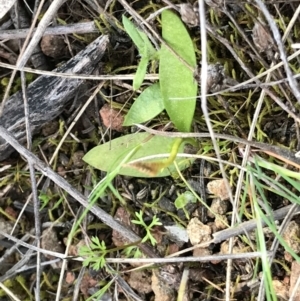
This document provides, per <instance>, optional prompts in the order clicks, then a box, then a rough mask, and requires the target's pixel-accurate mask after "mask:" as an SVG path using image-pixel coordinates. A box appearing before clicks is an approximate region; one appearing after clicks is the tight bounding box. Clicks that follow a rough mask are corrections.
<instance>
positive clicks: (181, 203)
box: [174, 191, 198, 220]
mask: <svg viewBox="0 0 300 301" xmlns="http://www.w3.org/2000/svg"><path fill="white" fill-rule="evenodd" d="M197 202H198V200H197V198H196V197H195V195H194V194H193V193H192V192H190V191H185V192H184V193H182V194H180V195H178V196H177V198H176V200H175V202H174V205H175V207H176V209H177V210H178V209H182V210H183V212H184V214H185V216H186V218H187V219H188V220H189V219H190V216H189V213H188V212H187V211H186V209H185V207H186V205H188V204H190V203H197Z"/></svg>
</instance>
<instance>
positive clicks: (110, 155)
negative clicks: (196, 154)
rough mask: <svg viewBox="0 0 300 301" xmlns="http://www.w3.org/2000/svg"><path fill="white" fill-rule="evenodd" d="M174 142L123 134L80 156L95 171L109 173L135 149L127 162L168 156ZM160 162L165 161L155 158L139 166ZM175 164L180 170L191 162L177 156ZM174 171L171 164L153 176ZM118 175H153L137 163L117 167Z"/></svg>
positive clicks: (148, 136) (166, 138) (167, 138)
mask: <svg viewBox="0 0 300 301" xmlns="http://www.w3.org/2000/svg"><path fill="white" fill-rule="evenodd" d="M175 139H177V138H175ZM174 141H175V140H174V138H171V137H163V136H152V135H150V134H148V133H136V134H131V135H126V136H122V137H120V138H117V139H114V140H112V141H110V142H107V143H105V144H102V145H100V146H96V147H94V148H93V149H92V150H90V151H89V152H88V153H87V154H86V155H85V156H84V157H83V160H84V161H85V162H86V163H88V164H90V165H91V166H93V167H95V168H97V169H100V170H103V171H111V170H113V169H115V168H117V167H118V166H119V164H121V162H122V160H123V159H124V157H125V156H126V155H127V154H128V153H129V152H130V151H131V150H132V149H134V148H135V147H137V146H139V147H138V149H137V150H136V152H135V153H134V154H133V155H132V157H131V159H130V160H131V161H132V160H136V159H140V158H144V157H146V156H151V155H159V154H170V152H171V150H172V147H173V144H174ZM184 144H185V143H181V145H180V146H179V149H178V153H183V152H184ZM159 160H160V161H159ZM164 160H165V159H158V158H156V159H153V160H148V161H142V162H140V163H143V162H158V161H159V162H164ZM175 161H176V163H177V164H178V166H179V168H180V170H183V169H185V168H187V167H189V166H190V165H191V159H187V158H182V157H178V158H177V159H176V160H175ZM174 172H176V168H175V166H174V164H171V165H170V166H169V167H168V168H164V169H163V170H162V171H160V172H159V173H158V174H157V175H155V177H165V176H169V175H170V174H172V173H174ZM119 174H121V175H126V176H132V177H153V175H151V174H149V171H148V170H147V169H146V168H144V169H143V167H141V168H139V167H138V163H137V164H136V165H135V166H133V165H130V166H129V164H126V165H123V166H122V167H121V168H120V172H119Z"/></svg>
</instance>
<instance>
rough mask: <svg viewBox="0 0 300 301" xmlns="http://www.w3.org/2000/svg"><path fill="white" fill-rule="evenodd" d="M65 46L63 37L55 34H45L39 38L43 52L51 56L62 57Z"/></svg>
mask: <svg viewBox="0 0 300 301" xmlns="http://www.w3.org/2000/svg"><path fill="white" fill-rule="evenodd" d="M65 46H66V44H65V42H64V39H63V38H61V37H60V36H57V35H47V36H44V37H43V38H42V40H41V49H42V51H43V53H44V54H45V55H47V56H50V57H53V58H59V57H62V56H63V55H64V52H65Z"/></svg>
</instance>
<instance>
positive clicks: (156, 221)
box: [132, 211, 162, 246]
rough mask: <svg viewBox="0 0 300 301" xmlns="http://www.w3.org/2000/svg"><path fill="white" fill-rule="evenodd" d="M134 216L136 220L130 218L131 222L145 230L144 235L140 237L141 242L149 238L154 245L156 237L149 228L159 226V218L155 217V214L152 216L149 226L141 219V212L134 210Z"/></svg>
mask: <svg viewBox="0 0 300 301" xmlns="http://www.w3.org/2000/svg"><path fill="white" fill-rule="evenodd" d="M135 215H136V217H137V218H138V219H137V220H132V222H133V223H134V224H136V225H141V226H142V227H143V228H144V229H145V230H146V235H145V236H144V238H143V239H142V242H146V241H148V240H150V242H151V244H152V246H155V245H156V244H157V241H156V239H155V238H154V237H153V236H152V234H151V230H152V228H153V227H154V226H161V225H162V223H161V222H160V221H159V219H158V218H157V217H156V215H154V216H153V218H152V221H151V223H150V225H149V226H147V224H146V223H145V222H144V219H143V212H142V211H140V212H136V213H135Z"/></svg>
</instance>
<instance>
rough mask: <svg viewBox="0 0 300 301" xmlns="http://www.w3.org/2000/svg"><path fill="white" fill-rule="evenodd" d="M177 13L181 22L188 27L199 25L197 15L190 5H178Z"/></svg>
mask: <svg viewBox="0 0 300 301" xmlns="http://www.w3.org/2000/svg"><path fill="white" fill-rule="evenodd" d="M179 13H180V15H181V20H182V21H183V22H184V23H185V24H187V25H188V26H190V27H195V26H198V25H199V13H198V11H197V9H196V8H195V7H193V6H192V4H190V3H184V4H180V5H179Z"/></svg>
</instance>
